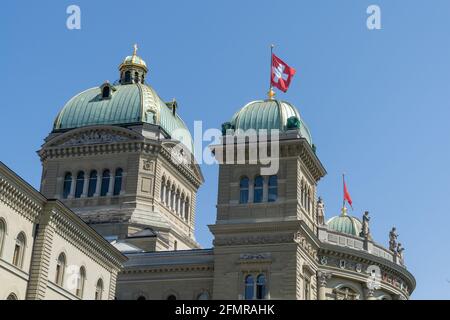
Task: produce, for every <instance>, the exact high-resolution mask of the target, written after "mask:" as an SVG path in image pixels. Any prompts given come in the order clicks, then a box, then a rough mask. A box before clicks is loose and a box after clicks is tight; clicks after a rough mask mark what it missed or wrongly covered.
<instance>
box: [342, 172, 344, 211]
mask: <svg viewBox="0 0 450 320" xmlns="http://www.w3.org/2000/svg"><path fill="white" fill-rule="evenodd" d="M344 208H345V173H343V174H342V209H344Z"/></svg>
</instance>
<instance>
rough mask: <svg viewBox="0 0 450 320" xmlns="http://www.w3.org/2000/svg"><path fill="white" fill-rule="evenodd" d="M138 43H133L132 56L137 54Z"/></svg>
mask: <svg viewBox="0 0 450 320" xmlns="http://www.w3.org/2000/svg"><path fill="white" fill-rule="evenodd" d="M137 51H138V45H137V44H136V43H135V44H134V46H133V56H135V55H137Z"/></svg>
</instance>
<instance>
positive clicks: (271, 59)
mask: <svg viewBox="0 0 450 320" xmlns="http://www.w3.org/2000/svg"><path fill="white" fill-rule="evenodd" d="M274 47H275V45H274V44H271V45H270V72H269V92H268V93H267V94H268V96H269V100H272V98H273V97H274V96H275V92H273V87H272V65H273V48H274Z"/></svg>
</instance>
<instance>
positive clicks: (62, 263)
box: [55, 252, 66, 287]
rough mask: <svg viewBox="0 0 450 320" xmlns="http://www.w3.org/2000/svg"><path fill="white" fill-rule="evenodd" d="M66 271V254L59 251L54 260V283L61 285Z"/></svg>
mask: <svg viewBox="0 0 450 320" xmlns="http://www.w3.org/2000/svg"><path fill="white" fill-rule="evenodd" d="M65 271H66V255H65V254H64V253H62V252H61V253H60V254H59V256H58V261H56V274H55V283H56V284H57V285H59V286H60V287H62V286H63V285H64V273H65Z"/></svg>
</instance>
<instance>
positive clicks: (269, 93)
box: [267, 87, 275, 100]
mask: <svg viewBox="0 0 450 320" xmlns="http://www.w3.org/2000/svg"><path fill="white" fill-rule="evenodd" d="M267 95H268V96H269V100H273V97H275V91H273V89H272V87H270V89H269V92H267Z"/></svg>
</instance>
